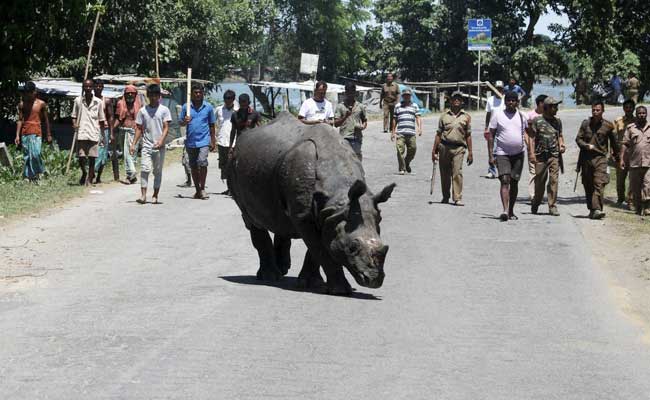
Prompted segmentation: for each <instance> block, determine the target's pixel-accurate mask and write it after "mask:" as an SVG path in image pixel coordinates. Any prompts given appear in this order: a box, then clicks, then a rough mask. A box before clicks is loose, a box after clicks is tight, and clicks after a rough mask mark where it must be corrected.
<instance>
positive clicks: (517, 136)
mask: <svg viewBox="0 0 650 400" xmlns="http://www.w3.org/2000/svg"><path fill="white" fill-rule="evenodd" d="M504 100H505V103H506V108H505V110H500V111H497V112H495V113H494V115H493V116H492V119H491V120H490V125H489V126H488V128H489V130H490V134H489V136H488V149H494V152H492V151H490V165H495V164H496V166H497V170H498V173H499V181H501V189H500V193H501V203H502V205H503V212H502V213H501V215H500V216H499V219H500V220H501V221H504V222H505V221H508V220H509V219H511V220H517V219H519V218H517V216H516V215H515V213H514V208H515V202H516V201H517V194H518V193H519V179H521V171H522V170H523V167H524V152H525V149H526V142H525V132H526V129H527V128H528V121H527V120H526V117H525V116H524V115H523V114H521V113H520V112H519V110H518V109H517V106H518V105H519V97H518V96H517V93H515V92H508V93H506V95H505V98H504Z"/></svg>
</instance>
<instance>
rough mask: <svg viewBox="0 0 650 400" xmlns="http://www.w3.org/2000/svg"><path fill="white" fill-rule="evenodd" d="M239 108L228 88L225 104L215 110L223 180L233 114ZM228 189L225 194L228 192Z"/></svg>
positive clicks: (233, 94)
mask: <svg viewBox="0 0 650 400" xmlns="http://www.w3.org/2000/svg"><path fill="white" fill-rule="evenodd" d="M237 110H239V106H238V105H237V104H235V92H233V91H232V90H226V92H225V93H224V94H223V105H220V106H219V107H217V109H216V110H215V114H216V117H217V151H218V154H219V170H221V180H224V179H226V165H227V164H228V147H229V146H230V131H232V122H231V118H232V115H233V114H234V113H235V112H237ZM227 192H228V191H227V190H226V191H225V192H224V193H223V194H228V193H227Z"/></svg>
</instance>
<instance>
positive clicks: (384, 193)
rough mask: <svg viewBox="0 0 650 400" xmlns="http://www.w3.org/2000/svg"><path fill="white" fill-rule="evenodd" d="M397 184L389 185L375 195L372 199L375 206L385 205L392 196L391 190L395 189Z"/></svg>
mask: <svg viewBox="0 0 650 400" xmlns="http://www.w3.org/2000/svg"><path fill="white" fill-rule="evenodd" d="M395 186H397V184H395V183H391V184H390V185H388V186H386V187H385V188H383V189H382V190H381V192H380V193H378V194H376V195H375V197H374V200H375V204H380V203H385V202H387V201H388V199H390V196H391V195H392V194H393V189H395Z"/></svg>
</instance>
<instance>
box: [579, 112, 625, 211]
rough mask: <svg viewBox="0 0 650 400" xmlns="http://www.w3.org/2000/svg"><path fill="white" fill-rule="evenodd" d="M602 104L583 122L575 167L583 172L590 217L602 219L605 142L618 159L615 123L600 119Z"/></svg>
mask: <svg viewBox="0 0 650 400" xmlns="http://www.w3.org/2000/svg"><path fill="white" fill-rule="evenodd" d="M604 112H605V105H604V104H603V103H602V102H598V103H595V104H593V105H592V106H591V118H588V119H586V120H584V121H582V124H581V125H580V130H579V131H578V136H577V137H576V143H577V144H578V147H579V148H580V156H579V157H578V167H579V168H580V169H581V170H582V185H583V186H584V188H585V197H586V201H587V208H589V218H591V219H602V218H604V217H605V213H604V212H603V195H604V191H605V185H607V184H608V183H609V175H607V154H609V151H608V146H607V143H608V142H609V145H610V146H611V148H612V150H613V154H614V158H615V159H616V160H618V155H619V146H618V141H617V140H616V133H615V132H614V124H612V123H611V122H609V121H607V120H605V119H603V113H604Z"/></svg>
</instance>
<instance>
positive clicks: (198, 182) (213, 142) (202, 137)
mask: <svg viewBox="0 0 650 400" xmlns="http://www.w3.org/2000/svg"><path fill="white" fill-rule="evenodd" d="M203 96H204V93H203V86H202V85H201V84H198V83H195V84H193V85H192V101H191V102H190V104H189V107H188V104H185V105H183V109H182V110H181V114H180V115H179V116H178V120H179V123H180V125H181V126H187V136H186V138H185V148H186V149H187V155H188V161H189V164H190V168H191V170H192V179H193V180H194V187H195V188H196V193H195V194H194V198H195V199H201V200H206V199H208V198H209V197H210V196H208V195H207V193H206V192H205V180H206V177H207V176H208V154H209V153H210V152H211V151H215V149H216V146H217V138H216V132H215V123H216V118H215V115H214V109H213V108H212V106H211V105H210V103H208V102H206V101H205V100H204V99H203ZM188 108H189V109H190V113H189V114H188V113H187V109H188Z"/></svg>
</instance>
